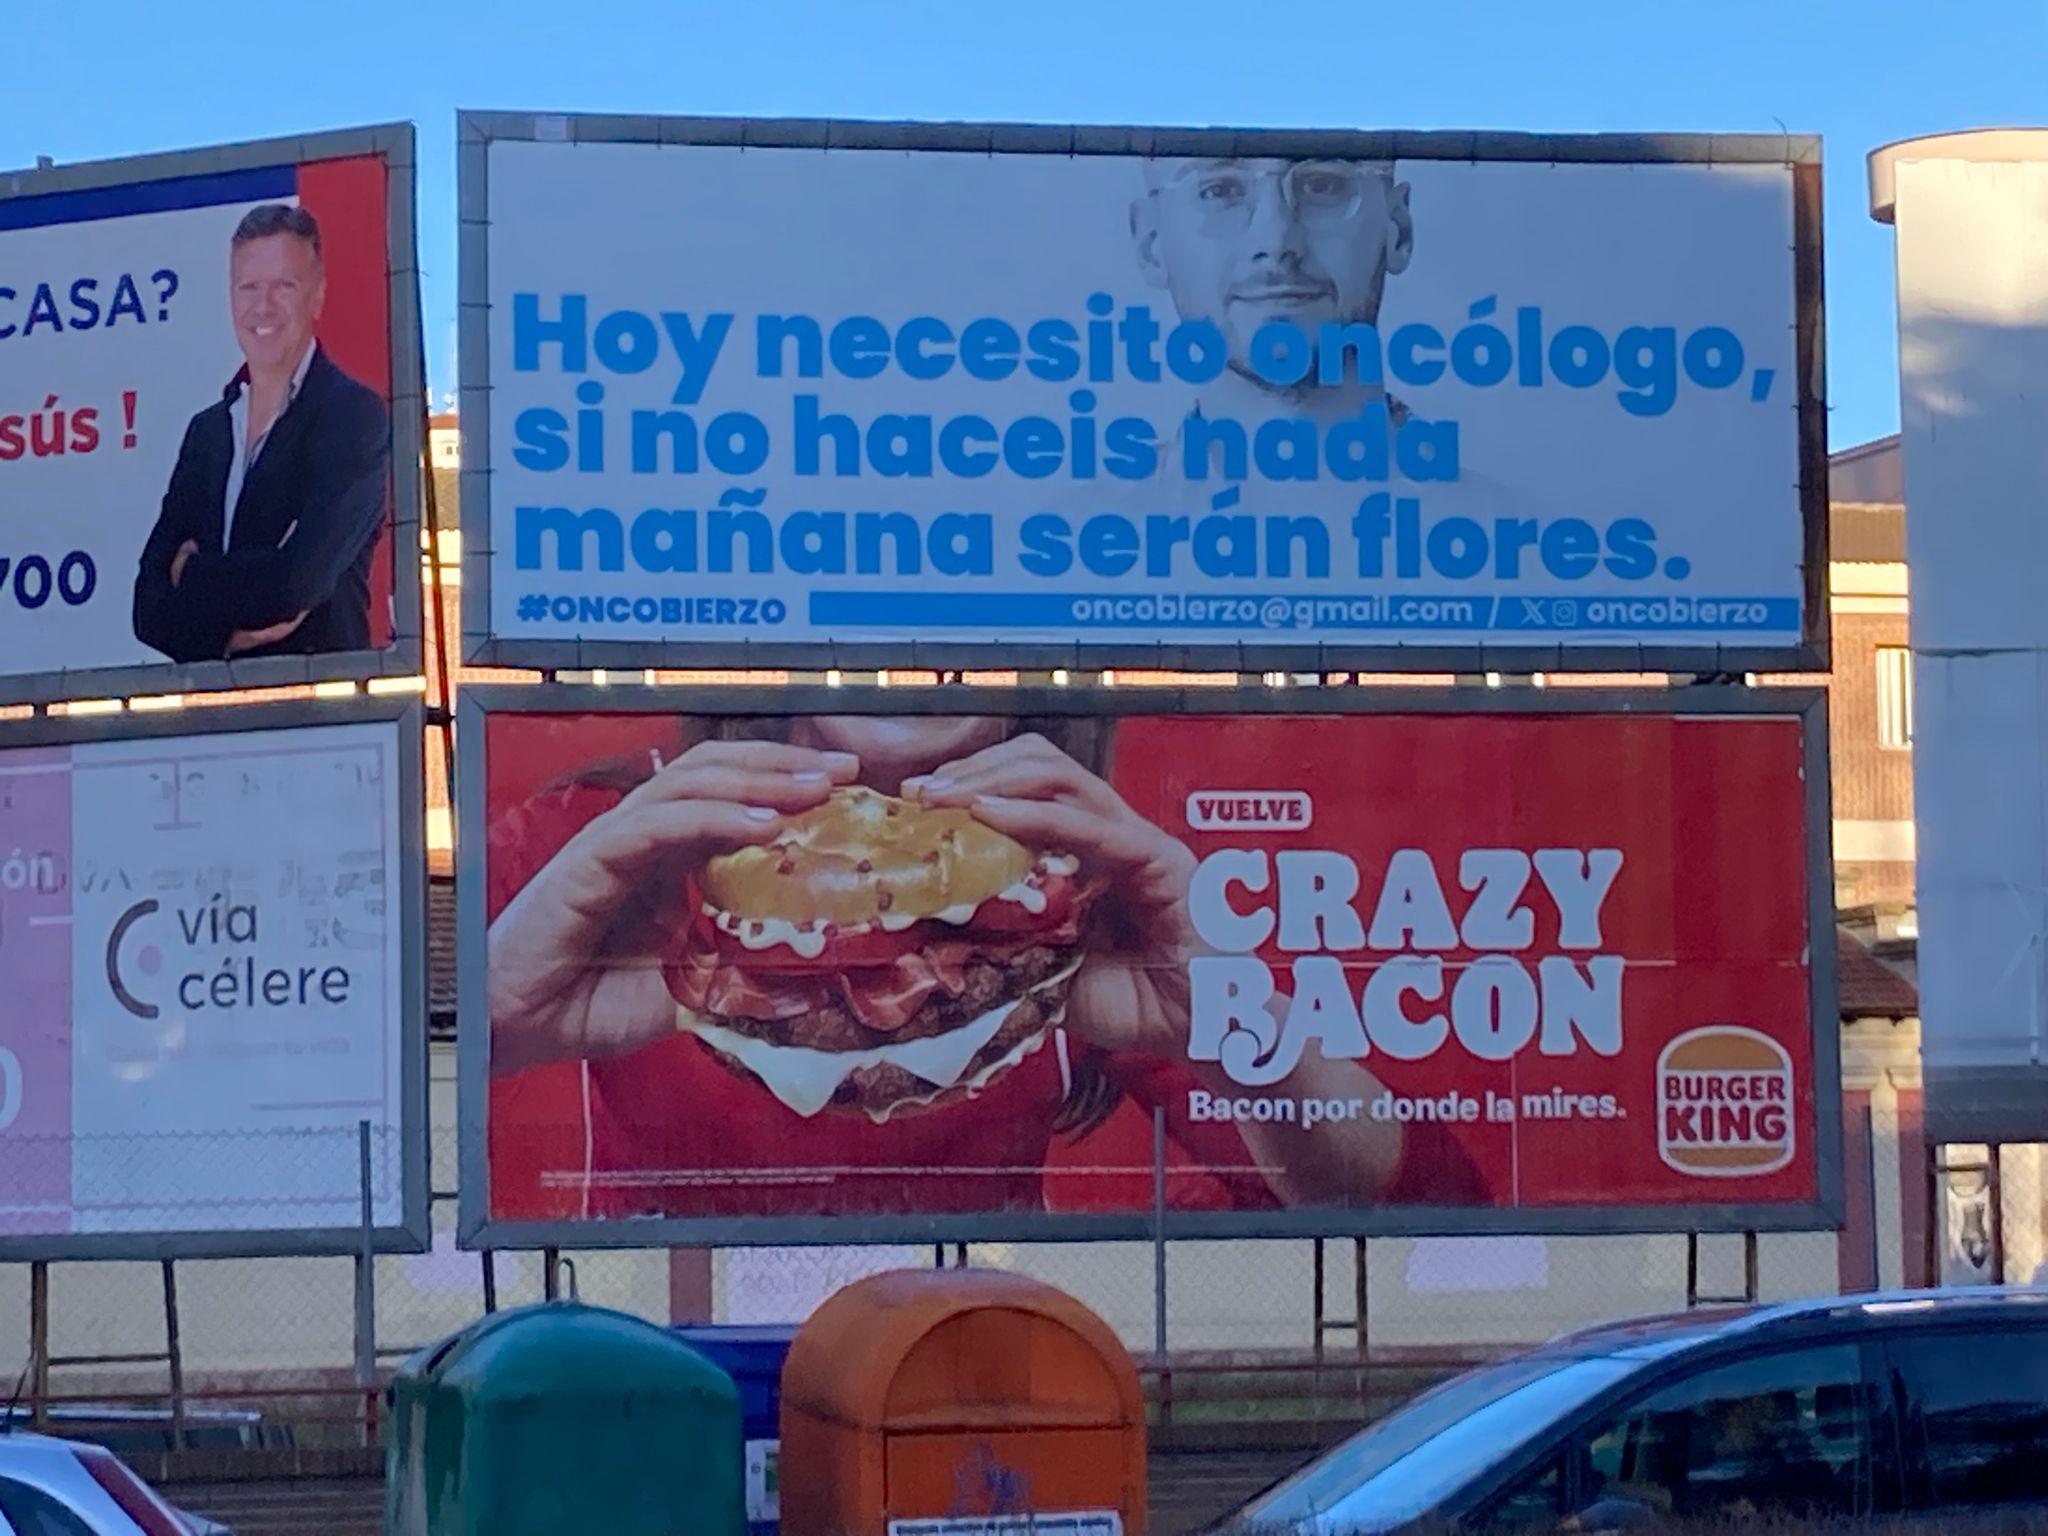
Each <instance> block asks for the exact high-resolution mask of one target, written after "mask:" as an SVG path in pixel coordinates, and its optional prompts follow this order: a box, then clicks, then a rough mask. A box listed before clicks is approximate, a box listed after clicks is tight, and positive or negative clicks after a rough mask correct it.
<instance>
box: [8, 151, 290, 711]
mask: <svg viewBox="0 0 2048 1536" xmlns="http://www.w3.org/2000/svg"><path fill="white" fill-rule="evenodd" d="M297 201H298V198H297V197H296V196H295V195H293V194H292V193H290V192H288V191H287V192H280V193H278V194H277V195H274V196H265V197H260V198H254V199H251V200H249V201H245V202H236V203H221V204H216V205H213V206H210V207H203V208H184V209H176V210H171V211H167V212H159V213H139V214H129V215H125V216H116V217H110V218H94V219H88V220H85V221H84V222H80V223H67V224H52V225H42V226H37V227H32V228H28V229H6V230H0V288H11V289H13V290H14V291H15V296H14V297H13V298H11V299H10V298H6V297H4V296H0V327H11V328H12V329H13V330H14V332H15V334H12V335H8V336H5V337H0V378H4V379H5V380H6V387H5V389H4V391H0V558H4V559H5V560H6V561H7V568H6V571H5V573H4V576H0V672H5V673H17V674H18V673H30V672H43V671H58V670H73V671H76V670H81V669H89V668H97V667H125V666H137V665H144V664H150V663H156V664H163V663H165V661H166V658H165V657H164V656H163V655H162V653H160V652H158V651H156V650H153V649H152V648H150V647H149V646H146V645H144V644H143V643H142V642H141V641H140V640H137V639H136V638H135V631H134V628H133V620H132V604H133V601H134V583H135V572H136V567H137V564H138V563H139V561H140V560H141V557H142V547H143V545H144V543H145V542H146V541H147V540H148V538H149V532H150V529H151V528H152V527H153V526H154V525H155V523H156V519H157V514H158V512H159V511H160V510H161V509H162V505H163V496H164V488H165V487H166V486H167V485H168V484H169V483H170V478H171V468H172V466H173V465H174V464H175V463H176V462H177V458H178V447H179V444H180V443H181V442H182V441H183V440H184V436H185V427H186V424H187V423H188V422H190V420H191V419H192V417H193V416H195V415H197V414H198V413H199V412H200V411H202V410H204V409H205V408H206V407H207V406H209V405H212V404H214V403H215V402H216V401H218V400H219V399H220V397H221V391H222V390H223V389H224V388H225V387H226V386H227V383H228V381H229V380H230V379H231V378H233V377H234V374H235V370H236V369H238V368H240V367H241V366H242V355H241V352H240V351H239V349H238V348H237V347H236V344H235V332H234V324H233V320H232V318H231V316H230V314H229V308H228V243H229V237H230V236H231V235H233V233H234V230H235V226H236V225H237V224H239V223H240V222H241V220H242V216H243V215H244V214H246V213H247V212H248V211H249V210H250V209H251V208H253V207H256V206H258V205H259V204H261V203H271V202H278V203H290V204H296V203H297ZM159 274H162V275H159ZM124 275H125V276H126V277H128V278H129V279H130V280H131V281H132V283H133V284H134V292H135V296H136V297H137V298H138V299H139V301H140V312H139V314H136V313H132V312H130V310H129V309H128V308H127V306H125V304H124V306H123V308H122V309H121V311H120V312H119V313H112V311H113V308H114V305H115V302H116V298H117V296H120V295H121V294H122V289H121V287H120V284H121V279H122V278H123V277H124ZM81 280H96V281H97V288H96V290H95V291H94V292H93V293H92V300H93V302H94V303H95V304H96V305H97V306H98V308H99V309H100V311H101V317H100V320H99V322H98V323H97V324H93V325H90V326H79V325H77V324H75V323H74V322H75V321H76V320H78V319H80V318H82V317H83V315H84V313H85V311H83V310H80V309H77V308H75V307H74V306H73V304H72V303H71V300H70V290H71V287H72V285H73V284H74V282H78V281H81ZM45 284H47V285H48V286H49V288H50V289H51V297H52V298H53V299H54V300H55V305H56V307H55V314H56V317H57V320H58V321H59V324H57V325H52V324H50V323H49V322H48V320H47V319H44V318H42V317H41V316H34V318H35V323H34V324H33V325H31V324H30V322H31V318H32V316H33V315H34V311H35V307H36V304H37V290H38V289H39V288H40V287H42V286H43V285H45ZM125 394H132V395H133V396H134V413H133V420H132V423H131V422H130V420H129V416H128V409H127V406H126V405H125V404H124V400H123V396H124V395H125ZM81 412H89V413H91V414H90V428H91V430H90V432H89V433H87V432H85V431H83V430H82V428H81V423H80V413H81ZM10 422H18V425H17V426H16V428H15V430H14V432H13V433H9V431H8V430H7V428H8V424H9V423H10ZM93 436H96V437H97V443H96V444H95V445H94V446H92V447H90V448H83V446H82V445H84V444H85V443H87V442H88V441H90V440H91V438H92V437H93ZM131 438H132V443H131V442H130V441H129V439H131ZM60 440H61V441H62V443H63V445H64V446H63V451H61V452H56V451H48V450H49V448H50V445H52V444H54V443H56V442H58V441H60ZM16 442H18V443H19V445H20V451H19V453H18V454H16V453H15V452H14V451H13V444H15V443H16ZM39 448H40V449H42V450H44V451H38V450H39ZM80 555H82V556H83V557H84V558H85V559H87V560H90V561H91V569H92V572H93V576H94V582H93V586H92V591H91V595H90V596H89V597H88V598H86V600H85V601H84V602H82V603H81V602H73V601H71V596H72V595H74V594H76V593H78V592H79V591H81V590H82V586H83V583H82V581H81V580H80V579H79V576H78V572H79V571H80V569H81V567H80V566H79V565H78V562H77V559H76V558H75V557H76V556H80ZM67 559H70V561H71V564H70V567H69V571H68V572H67V573H66V574H67V576H68V580H67V582H66V583H64V584H62V585H59V584H57V581H56V578H57V576H58V574H59V572H60V570H61V569H62V568H63V567H64V566H65V562H66V560H67ZM34 560H40V561H41V562H42V565H43V567H44V568H45V570H46V576H40V577H39V576H37V575H36V574H35V567H34V566H33V565H31V566H29V567H27V568H26V569H25V568H24V565H23V562H24V561H34ZM46 582H47V583H48V585H47V586H46V585H45V583H46ZM44 594H46V595H44ZM39 596H41V600H40V601H38V600H37V599H38V597H39ZM31 603H33V604H34V606H29V604H31Z"/></svg>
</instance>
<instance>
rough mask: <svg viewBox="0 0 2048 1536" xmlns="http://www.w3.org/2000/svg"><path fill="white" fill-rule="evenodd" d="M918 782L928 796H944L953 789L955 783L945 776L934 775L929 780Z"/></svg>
mask: <svg viewBox="0 0 2048 1536" xmlns="http://www.w3.org/2000/svg"><path fill="white" fill-rule="evenodd" d="M917 782H918V784H919V785H920V786H922V787H923V789H924V792H925V793H926V794H928V795H943V794H945V793H946V792H947V791H948V790H950V789H952V787H953V781H952V780H951V779H949V778H946V777H945V776H944V775H943V774H934V775H933V776H932V777H930V778H928V779H919V780H918V781H917Z"/></svg>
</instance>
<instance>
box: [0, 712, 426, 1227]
mask: <svg viewBox="0 0 2048 1536" xmlns="http://www.w3.org/2000/svg"><path fill="white" fill-rule="evenodd" d="M383 723H388V724H391V725H393V726H395V727H396V728H397V736H398V782H397V783H396V784H395V785H394V786H393V792H394V793H395V794H396V795H397V796H398V803H399V817H398V859H399V874H400V879H399V891H398V905H397V908H396V916H397V920H398V922H399V923H400V924H401V929H400V940H399V994H400V995H399V1029H398V1042H397V1048H398V1051H399V1053H400V1063H399V1114H400V1121H399V1175H400V1211H401V1220H400V1222H399V1224H398V1225H397V1226H395V1227H393V1226H380V1227H377V1228H374V1229H373V1231H372V1234H371V1237H372V1242H373V1244H374V1246H375V1249H376V1251H377V1252H379V1253H423V1252H425V1251H426V1249H427V1248H428V1246H429V1245H430V1244H431V1242H432V1239H433V1233H432V1209H431V1205H430V1195H431V1190H430V1188H429V1174H430V1167H429V1155H430V1152H431V1146H430V1143H429V1140H428V1137H429V1135H430V1125H429V1100H428V1081H427V906H426V883H427V843H426V820H425V804H426V801H425V788H426V768H425V746H426V706H425V704H424V703H423V702H422V700H421V699H420V698H419V697H418V696H417V695H410V694H391V695H371V696H368V697H358V698H354V699H333V700H310V699H307V700H302V699H293V700H288V701H285V702H282V703H274V704H250V705H241V706H219V707H214V708H197V709H184V710H165V711H163V712H161V713H158V712H155V711H152V712H150V713H147V714H140V715H138V714H130V713H123V714H119V715H64V716H38V717H35V718H32V719H27V720H10V721H0V753H5V752H7V751H9V750H12V749H16V748H30V747H56V746H78V745H86V744H91V743H95V742H128V741H148V740H156V739H164V738H176V737H185V736H195V737H215V736H229V735H239V734H242V733H245V732H258V731H273V730H294V729H304V728H307V727H317V726H326V725H333V726H341V725H376V724H383ZM362 1249H363V1230H362V1227H361V1225H360V1224H358V1223H351V1224H350V1225H348V1226H345V1227H283V1228H266V1229H260V1230H247V1231H235V1230H226V1231H197V1230H195V1231H180V1232H60V1233H37V1234H6V1233H0V1263H22V1262H29V1261H35V1260H48V1261H54V1262H68V1261H72V1260H94V1259H158V1260H161V1259H267V1258H309V1257H332V1256H340V1255H348V1254H359V1253H361V1252H362Z"/></svg>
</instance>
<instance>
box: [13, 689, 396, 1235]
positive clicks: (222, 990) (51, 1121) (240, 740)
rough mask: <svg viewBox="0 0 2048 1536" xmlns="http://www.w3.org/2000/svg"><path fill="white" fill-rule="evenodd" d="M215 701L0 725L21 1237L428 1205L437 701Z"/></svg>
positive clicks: (314, 1221)
mask: <svg viewBox="0 0 2048 1536" xmlns="http://www.w3.org/2000/svg"><path fill="white" fill-rule="evenodd" d="M208 714H209V715H213V714H218V715H219V716H221V718H220V719H219V720H213V719H209V720H207V721H206V722H205V723H206V724H207V725H208V726H210V727H212V728H211V729H209V730H205V731H201V730H198V729H196V728H195V723H194V722H192V721H191V720H190V719H189V717H188V718H184V719H180V718H179V717H174V716H168V715H165V716H156V717H153V718H151V719H150V720H149V721H148V722H147V725H146V726H145V725H144V723H143V722H139V721H127V722H124V723H125V724H126V726H127V729H128V730H129V731H131V732H137V733H138V734H134V735H132V736H130V737H129V738H128V739H119V740H116V739H108V738H107V736H106V735H104V734H102V732H103V730H104V727H105V725H106V724H107V722H105V721H100V720H94V719H72V720H37V721H33V722H24V723H22V724H19V725H11V726H5V727H0V850H5V857H4V859H0V977H4V978H5V982H6V985H5V989H4V990H5V996H6V1002H5V1011H4V1013H0V1257H4V1258H43V1257H51V1258H57V1257H61V1258H87V1257H209V1256H220V1257H227V1256H232V1255H236V1254H266V1253H276V1254H290V1253H299V1252H318V1251H330V1252H331V1251H341V1252H349V1251H354V1250H355V1249H356V1248H357V1247H358V1245H359V1244H360V1241H361V1237H360V1228H361V1223H362V1217H363V1199H364V1188H363V1169H362V1155H363V1147H362V1144H361V1127H362V1126H363V1124H364V1123H365V1122H367V1123H368V1126H369V1129H370V1145H369V1155H370V1168H369V1174H370V1187H369V1190H368V1194H369V1200H370V1217H371V1220H372V1222H373V1223H374V1225H375V1228H376V1231H375V1240H376V1242H377V1243H378V1244H379V1246H391V1245H393V1244H394V1243H397V1244H403V1243H405V1242H408V1241H417V1240H418V1239H417V1237H414V1236H411V1235H410V1234H416V1233H417V1232H418V1231H419V1229H420V1228H421V1227H423V1225H424V1221H425V1214H426V1212H425V1187H424V1177H425V1161H424V1153H425V1145H426V1143H425V1131H426V1127H425V1080H424V1078H425V1059H424V1058H425V1033H426V1031H425V1007H424V993H423V990H422V988H423V983H422V960H423V955H424V949H425V940H424V932H423V926H422V906H421V883H422V878H423V867H424V866H423V855H422V851H421V848H420V839H419V835H418V830H417V818H418V812H417V809H416V807H417V805H418V797H419V793H420V772H419V752H420V724H419V704H418V701H417V700H410V701H407V700H399V699H380V700H357V701H353V702H350V703H341V704H332V703H330V704H327V705H324V706H319V707H315V708H310V709H309V708H307V707H305V706H286V707H284V708H282V709H275V708H255V707H252V708H247V709H236V710H221V711H209V712H208ZM95 727H99V728H101V731H95ZM181 727H182V728H181ZM408 806H412V807H415V809H414V810H413V811H412V812H411V813H410V814H408V812H407V809H406V807H408Z"/></svg>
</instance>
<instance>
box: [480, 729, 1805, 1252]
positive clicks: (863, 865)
mask: <svg viewBox="0 0 2048 1536" xmlns="http://www.w3.org/2000/svg"><path fill="white" fill-rule="evenodd" d="M1390 695H1391V696H1390ZM463 708H464V711H465V713H464V716H463V720H462V725H461V728H460V731H459V733H458V735H459V740H460V744H461V750H462V751H463V753H464V754H465V755H466V761H465V762H464V764H463V765H462V775H461V784H462V790H463V804H462V817H463V821H462V827H463V831H462V837H461V843H460V846H461V849H462V858H463V887H462V900H463V903H464V906H463V909H462V913H461V924H462V926H461V946H462V953H463V956H464V968H463V974H462V977H461V1009H462V1027H461V1032H460V1033H461V1051H462V1057H461V1072H462V1090H463V1093H464V1095H465V1099H464V1116H463V1125H464V1149H463V1150H464V1158H465V1163H464V1168H463V1177H462V1190H463V1194H464V1198H465V1201H466V1202H467V1204H466V1205H465V1207H464V1212H463V1226H462V1230H463V1233H464V1236H465V1240H467V1241H471V1242H476V1241H485V1242H492V1243H506V1244H513V1245H516V1244H519V1243H525V1242H538V1243H547V1242H562V1243H568V1242H571V1241H573V1242H575V1243H579V1244H580V1243H586V1242H605V1241H608V1240H609V1241H617V1242H648V1241H655V1242H661V1241H671V1240H673V1241H741V1242H769V1243H773V1242H795V1241H817V1240H820V1239H821V1238H833V1239H838V1240H850V1241H874V1242H892V1241H910V1240H921V1239H931V1240H937V1239H962V1240H965V1239H970V1238H978V1237H989V1238H994V1237H1001V1238H1006V1239H1015V1238H1022V1237H1033V1236H1037V1237H1058V1236H1129V1235H1134V1234H1137V1233H1142V1232H1144V1231H1146V1230H1148V1228H1149V1223H1150V1220H1151V1210H1152V1206H1153V1200H1154V1195H1155V1179H1154V1156H1153V1133H1154V1126H1153V1115H1154V1113H1155V1111H1157V1112H1161V1113H1163V1115H1164V1127H1165V1132H1166V1138H1167V1143H1168V1147H1169V1151H1168V1157H1167V1164H1166V1167H1165V1170H1164V1173H1165V1199H1166V1205H1167V1208H1168V1212H1169V1216H1168V1222H1169V1230H1170V1231H1171V1232H1172V1233H1174V1234H1176V1235H1193V1234H1208V1235H1226V1234H1227V1235H1260V1234H1263V1235H1283V1234H1296V1235H1305V1234H1311V1233H1346V1232H1352V1233H1357V1232H1367V1233H1379V1232H1467V1231H1518V1230H1531V1231H1571V1230H1589V1229H1599V1228H1602V1227H1612V1228H1616V1229H1624V1230H1678V1229H1693V1230H1699V1229H1709V1228H1727V1229H1745V1228H1746V1229H1756V1228H1766V1227H1791V1228H1797V1227H1809V1226H1812V1225H1815V1224H1819V1223H1825V1222H1827V1221H1830V1220H1832V1219H1834V1217H1835V1215H1836V1214H1837V1213H1838V1209H1839V1198H1838V1194H1839V1191H1838V1182H1839V1167H1838V1162H1839V1158H1838V1148H1837V1134H1838V1127H1837V1120H1838V1117H1839V1105H1838V1102H1837V1101H1838V1098H1839V1090H1838V1087H1837V1069H1836V1059H1835V1041H1834V1030H1833V1027H1832V1025H1833V1017H1834V1005H1833V978H1832V974H1831V965H1830V962H1831V956H1832V953H1833V949H1832V945H1831V944H1830V943H1827V942H1821V943H1815V942H1814V936H1815V935H1816V934H1820V935H1823V936H1824V935H1825V934H1826V933H1827V931H1828V927H1829V925H1830V923H1831V921H1832V918H1831V911H1830V905H1829V895H1830V887H1829V880H1828V863H1827V845H1826V841H1825V839H1826V836H1827V826H1828V820H1827V803H1826V802H1827V790H1826V785H1827V772H1826V760H1825V755H1824V747H1823V745H1822V739H1823V738H1822V734H1821V732H1822V719H1821V715H1822V708H1823V706H1822V702H1821V699H1820V696H1819V695H1817V694H1812V693H1806V692H1798V691H1793V690H1776V689H1773V690H1765V691H1763V692H1761V693H1759V692H1758V691H1756V690H1742V689H1719V688H1715V689H1687V690H1685V693H1684V696H1683V697H1682V698H1681V697H1678V696H1675V695H1673V694H1671V693H1668V692H1658V693H1654V694H1626V695H1615V694H1612V693H1609V692H1607V691H1606V690H1602V691H1601V694H1600V695H1599V696H1591V697H1588V696H1582V697H1581V698H1578V699H1573V698H1571V697H1569V696H1566V695H1562V694H1559V693H1555V692H1550V693H1535V692H1533V691H1532V692H1531V693H1530V694H1529V695H1528V696H1526V697H1525V698H1523V699H1514V700H1504V699H1503V698H1502V696H1501V695H1500V694H1498V693H1489V694H1485V695H1482V696H1478V697H1467V696H1464V695H1462V694H1459V693H1451V692H1447V693H1442V694H1430V695H1423V696H1417V695H1410V694H1407V693H1406V692H1405V691H1401V692H1396V691H1394V690H1386V691H1375V692H1365V691H1361V690H1351V689H1342V688H1333V689H1311V690H1284V691H1283V690H1259V691H1258V692H1256V693H1253V692H1250V691H1247V692H1246V693H1244V694H1242V695H1236V694H1232V695H1218V694H1216V693H1214V692H1204V693H1202V694H1199V695H1197V694H1189V695H1185V696H1183V695H1176V694H1173V693H1169V692H1166V691H1164V690H1159V691H1156V692H1155V691H1154V690H1150V689H1148V690H1144V691H1143V694H1142V695H1140V694H1138V693H1136V692H1135V691H1133V692H1125V693H1101V692H1092V693H1083V692H1081V691H1080V690H1073V691H1069V690H1064V689H1051V690H1023V691H1014V690H1002V691H1000V692H999V691H997V690H993V689H991V690H979V689H972V688H966V689H947V690H945V691H940V690H937V689H930V690H921V689H913V690H904V689H892V690H887V691H881V690H874V691H854V690H846V689H826V688H808V689H777V690H773V691H756V692H752V693H748V692H743V691H740V690H730V689H728V690H716V691H706V690H694V691H684V692H680V693H677V694H675V695H673V696H672V698H671V699H670V700H668V701H665V702H659V701H650V700H646V699H639V700H634V699H630V698H621V697H620V696H618V695H617V693H616V692H613V691H608V690H599V689H580V690H579V689H568V688H564V689H559V690H548V691H545V692H543V691H541V690H537V689H528V688H519V689H511V688H499V689H488V688H486V689H480V690H474V691H470V692H468V693H466V694H465V698H464V705H463ZM1817 1026H1818V1027H1817Z"/></svg>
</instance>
